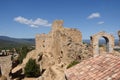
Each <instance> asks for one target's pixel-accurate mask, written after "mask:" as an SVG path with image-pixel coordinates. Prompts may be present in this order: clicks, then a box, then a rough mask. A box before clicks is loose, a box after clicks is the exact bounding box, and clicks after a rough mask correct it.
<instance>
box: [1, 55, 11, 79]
mask: <svg viewBox="0 0 120 80" xmlns="http://www.w3.org/2000/svg"><path fill="white" fill-rule="evenodd" d="M11 66H12V61H11V56H1V57H0V67H1V73H2V75H4V76H6V77H7V79H8V80H10V77H9V73H10V70H11Z"/></svg>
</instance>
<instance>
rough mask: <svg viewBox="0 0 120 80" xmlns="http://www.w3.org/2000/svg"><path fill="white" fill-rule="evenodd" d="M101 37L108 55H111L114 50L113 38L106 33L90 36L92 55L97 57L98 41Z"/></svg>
mask: <svg viewBox="0 0 120 80" xmlns="http://www.w3.org/2000/svg"><path fill="white" fill-rule="evenodd" d="M101 37H103V38H104V39H105V40H106V46H107V47H108V48H107V52H108V53H113V51H114V50H113V48H114V36H113V35H111V34H108V33H106V32H104V31H103V32H99V33H97V34H94V35H92V36H91V45H92V48H93V54H95V55H99V39H100V38H101Z"/></svg>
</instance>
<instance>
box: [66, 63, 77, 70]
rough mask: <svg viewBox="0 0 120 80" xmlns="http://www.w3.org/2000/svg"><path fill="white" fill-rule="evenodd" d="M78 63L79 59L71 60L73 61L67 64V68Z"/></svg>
mask: <svg viewBox="0 0 120 80" xmlns="http://www.w3.org/2000/svg"><path fill="white" fill-rule="evenodd" d="M78 63H79V62H78V61H73V62H71V63H70V64H69V65H68V66H67V69H68V68H70V67H72V66H74V65H76V64H78Z"/></svg>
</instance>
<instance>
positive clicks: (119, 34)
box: [118, 30, 120, 46]
mask: <svg viewBox="0 0 120 80" xmlns="http://www.w3.org/2000/svg"><path fill="white" fill-rule="evenodd" d="M118 37H119V43H118V44H119V46H120V30H119V31H118Z"/></svg>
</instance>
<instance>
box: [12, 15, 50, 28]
mask: <svg viewBox="0 0 120 80" xmlns="http://www.w3.org/2000/svg"><path fill="white" fill-rule="evenodd" d="M14 21H16V22H19V23H21V24H26V25H29V26H30V27H34V28H38V27H40V26H51V24H50V23H48V21H47V20H44V19H41V18H37V19H36V20H32V19H27V18H24V17H21V16H18V17H15V18H14Z"/></svg>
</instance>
